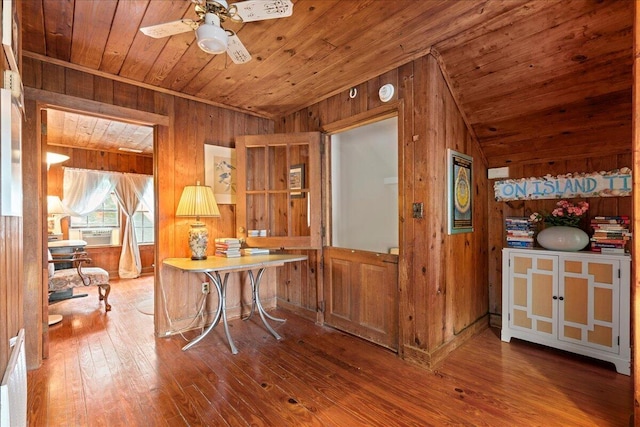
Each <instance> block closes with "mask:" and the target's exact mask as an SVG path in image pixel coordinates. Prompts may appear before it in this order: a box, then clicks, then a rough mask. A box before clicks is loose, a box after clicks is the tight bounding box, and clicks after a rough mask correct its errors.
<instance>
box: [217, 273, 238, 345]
mask: <svg viewBox="0 0 640 427" xmlns="http://www.w3.org/2000/svg"><path fill="white" fill-rule="evenodd" d="M215 274H216V276H218V280H220V275H219V274H218V272H217V271H216V272H215ZM227 279H229V273H225V274H224V281H223V282H222V303H221V304H220V305H221V306H222V323H224V333H225V334H226V335H227V341H228V342H229V347H231V353H233V354H238V349H237V348H236V345H235V343H234V342H233V338H231V333H229V323H228V322H227Z"/></svg>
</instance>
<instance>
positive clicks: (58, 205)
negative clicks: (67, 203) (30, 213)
mask: <svg viewBox="0 0 640 427" xmlns="http://www.w3.org/2000/svg"><path fill="white" fill-rule="evenodd" d="M47 214H49V215H54V214H67V211H66V210H65V208H64V205H63V204H62V201H61V200H60V197H58V196H47Z"/></svg>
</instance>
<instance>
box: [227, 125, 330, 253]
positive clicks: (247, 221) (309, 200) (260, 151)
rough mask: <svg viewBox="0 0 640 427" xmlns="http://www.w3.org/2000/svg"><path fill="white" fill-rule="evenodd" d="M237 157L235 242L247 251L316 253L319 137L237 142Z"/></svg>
mask: <svg viewBox="0 0 640 427" xmlns="http://www.w3.org/2000/svg"><path fill="white" fill-rule="evenodd" d="M236 154H237V160H238V161H237V163H238V191H237V206H236V208H237V210H236V223H237V227H238V230H237V236H238V237H240V238H244V239H246V244H247V245H248V246H250V247H264V248H278V249H280V248H284V249H320V248H321V244H322V237H321V224H320V220H321V203H320V192H321V186H320V154H321V153H320V133H318V132H300V133H290V134H272V135H244V136H238V137H237V138H236ZM249 230H254V231H253V232H251V233H249Z"/></svg>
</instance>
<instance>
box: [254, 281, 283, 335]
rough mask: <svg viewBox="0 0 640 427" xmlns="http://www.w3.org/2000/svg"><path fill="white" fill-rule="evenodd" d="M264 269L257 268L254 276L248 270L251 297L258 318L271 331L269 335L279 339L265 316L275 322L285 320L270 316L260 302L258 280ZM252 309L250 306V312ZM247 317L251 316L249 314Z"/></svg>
mask: <svg viewBox="0 0 640 427" xmlns="http://www.w3.org/2000/svg"><path fill="white" fill-rule="evenodd" d="M264 270H265V269H264V268H261V269H259V270H258V275H257V276H256V277H254V275H253V271H251V270H249V280H250V281H251V293H252V294H253V295H252V298H253V302H254V305H255V307H257V308H258V314H259V315H260V319H262V323H263V324H264V326H265V328H267V329H268V330H269V332H271V335H273V336H274V337H275V338H276V339H277V340H281V339H282V337H281V336H280V335H278V333H277V332H276V331H275V330H274V329H273V328H272V327H271V325H270V324H269V323H268V322H267V319H265V316H266V317H268V318H269V319H271V320H274V321H276V322H284V321H286V319H280V318H278V317H273V316H271V315H270V314H269V313H267V312H266V311H265V309H264V307H263V306H262V303H261V302H260V281H261V280H262V275H263V274H264ZM253 309H254V307H253V306H252V307H251V314H253ZM249 317H251V315H250V316H249Z"/></svg>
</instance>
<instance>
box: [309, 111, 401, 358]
mask: <svg viewBox="0 0 640 427" xmlns="http://www.w3.org/2000/svg"><path fill="white" fill-rule="evenodd" d="M391 117H397V120H398V126H397V132H398V135H397V144H398V248H399V254H398V295H400V293H399V292H400V290H401V289H406V281H407V277H408V275H407V271H408V270H407V265H408V262H407V259H406V257H405V254H404V250H403V247H404V241H405V238H404V234H403V231H404V227H402V223H403V221H404V216H403V214H404V212H408V211H407V207H406V206H405V175H404V170H405V168H404V143H403V141H404V122H405V119H404V101H402V100H399V101H395V102H390V103H388V104H384V105H381V106H380V107H376V108H372V109H370V110H367V111H365V112H362V113H359V114H355V115H353V116H350V117H348V118H346V119H342V120H338V121H335V122H331V123H328V124H326V125H324V126H322V133H323V140H322V157H321V167H322V177H321V179H322V193H321V198H322V230H323V239H322V240H323V241H322V246H323V247H325V246H330V244H331V233H330V232H329V230H331V206H332V205H331V203H332V201H331V164H330V162H329V159H330V138H331V135H333V134H336V133H340V132H345V131H347V130H350V129H353V128H357V127H360V126H364V125H367V124H369V123H373V122H377V121H380V120H384V119H387V118H391ZM319 255H320V260H321V261H320V265H321V266H324V254H323V251H322V250H320V253H319ZM317 293H318V306H319V307H321V308H322V310H321V312H322V316H321V317H322V319H319V322H320V323H324V321H325V319H324V310H325V307H326V300H325V296H326V292H325V284H324V267H322V271H321V274H319V278H318V290H317ZM397 303H398V313H400V312H401V311H400V298H398V301H397ZM402 332H403V331H402V322H401V321H400V318H399V317H398V340H400V337H402ZM398 351H399V352H400V343H399V342H398Z"/></svg>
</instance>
